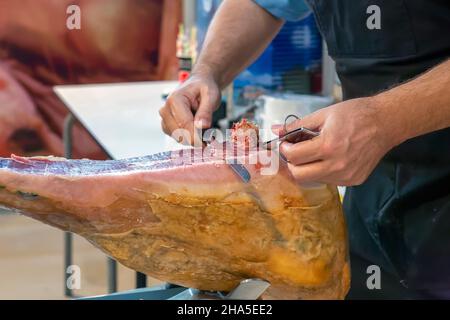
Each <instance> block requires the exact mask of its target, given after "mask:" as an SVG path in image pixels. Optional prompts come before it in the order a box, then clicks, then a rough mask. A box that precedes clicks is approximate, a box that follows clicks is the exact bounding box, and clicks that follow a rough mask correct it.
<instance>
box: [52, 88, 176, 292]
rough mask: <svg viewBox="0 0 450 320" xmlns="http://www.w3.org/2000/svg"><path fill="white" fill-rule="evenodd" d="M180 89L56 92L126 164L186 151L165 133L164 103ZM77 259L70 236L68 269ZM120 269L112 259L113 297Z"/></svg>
mask: <svg viewBox="0 0 450 320" xmlns="http://www.w3.org/2000/svg"><path fill="white" fill-rule="evenodd" d="M177 85H178V83H177V82H174V81H158V82H137V83H118V84H95V85H68V86H56V87H55V88H54V91H55V93H56V94H57V95H58V97H59V98H60V99H61V100H62V101H63V102H64V103H65V105H66V106H67V108H68V109H69V111H70V113H71V114H72V115H73V116H74V117H75V118H76V119H77V120H78V121H79V122H80V123H81V124H82V125H83V126H84V127H85V128H86V129H87V130H88V132H89V133H90V134H91V135H92V136H93V137H94V139H95V140H96V141H97V143H98V144H99V145H100V146H101V147H102V148H103V150H104V151H105V152H106V153H107V154H108V156H109V157H110V158H111V159H124V158H130V157H137V156H144V155H149V154H154V153H158V152H161V151H169V150H174V149H177V148H181V147H182V146H181V145H180V144H178V143H176V142H175V141H174V140H173V139H171V138H170V137H168V136H166V135H165V134H164V133H163V132H162V130H161V118H160V116H159V113H158V110H159V108H161V107H162V106H163V104H164V99H163V95H167V94H168V93H170V92H171V91H172V90H173V89H175V88H176V86H177ZM71 120H72V118H69V122H68V123H69V125H68V126H67V127H68V128H71V125H70V123H72V121H71ZM65 140H67V139H65ZM69 144H70V145H71V144H72V143H71V142H70V143H69ZM72 256H73V253H72V234H70V233H66V234H65V266H66V268H67V266H69V265H71V264H72ZM116 268H117V266H116V262H115V261H114V260H112V259H110V260H109V263H108V291H109V293H113V292H115V291H116V290H117V271H116ZM66 277H67V275H66ZM145 285H146V277H145V275H143V274H140V273H137V276H136V287H137V288H140V287H144V286H145ZM65 292H66V295H67V296H69V297H73V293H72V291H71V290H70V289H67V288H65Z"/></svg>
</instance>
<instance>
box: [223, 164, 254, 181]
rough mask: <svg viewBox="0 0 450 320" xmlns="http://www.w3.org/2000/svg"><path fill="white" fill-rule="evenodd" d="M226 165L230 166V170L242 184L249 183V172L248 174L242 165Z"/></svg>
mask: <svg viewBox="0 0 450 320" xmlns="http://www.w3.org/2000/svg"><path fill="white" fill-rule="evenodd" d="M228 165H229V166H230V168H231V169H233V171H234V173H236V174H237V175H238V176H239V178H241V180H242V181H243V182H244V183H249V182H250V179H251V176H250V172H248V170H247V168H246V167H244V165H242V164H239V163H229V164H228Z"/></svg>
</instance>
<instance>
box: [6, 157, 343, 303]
mask: <svg viewBox="0 0 450 320" xmlns="http://www.w3.org/2000/svg"><path fill="white" fill-rule="evenodd" d="M189 152H194V151H192V150H190V151H189ZM185 159H186V158H183V159H181V160H180V157H179V156H177V153H170V152H166V153H160V154H156V155H152V156H147V157H142V158H134V159H128V160H121V161H112V160H111V161H92V160H66V159H61V158H43V157H40V158H22V157H17V156H13V157H12V158H0V205H1V206H3V207H6V208H10V209H13V210H15V211H17V212H20V213H22V214H25V215H27V216H29V217H31V218H34V219H37V220H39V221H42V222H44V223H47V224H49V225H52V226H54V227H57V228H60V229H62V230H66V231H70V232H74V233H77V234H79V235H81V236H83V237H85V238H86V239H88V240H89V241H90V242H91V243H93V244H94V245H96V246H97V247H99V248H100V249H101V250H103V251H104V252H106V253H107V254H108V255H110V256H111V257H113V258H115V259H116V260H118V261H119V262H121V263H122V264H124V265H125V266H127V267H129V268H132V269H134V270H136V271H139V272H143V273H145V274H147V275H149V276H152V277H154V278H157V279H160V280H162V281H167V282H170V283H175V284H178V285H182V286H186V287H192V288H197V289H201V290H213V291H225V292H226V291H230V290H232V289H233V288H234V287H235V286H236V285H237V284H238V283H239V282H240V281H241V280H243V279H247V278H260V279H264V280H267V281H269V282H270V283H271V286H270V287H269V289H268V290H267V291H266V293H265V295H264V298H271V299H343V298H344V297H345V295H346V293H347V291H348V289H349V283H350V274H349V270H350V269H349V260H348V246H347V233H346V225H345V221H344V217H343V214H342V208H341V204H340V200H339V195H338V192H337V189H336V187H334V186H328V185H317V186H314V187H312V186H311V187H305V186H300V185H298V184H297V183H296V182H295V180H294V179H293V177H292V176H291V174H290V172H289V171H288V170H287V167H286V165H285V163H283V162H280V168H279V171H278V173H277V174H275V175H263V174H261V165H257V164H254V165H249V164H246V165H245V166H246V168H247V169H248V170H249V172H250V174H251V177H252V179H251V182H250V183H248V184H245V183H243V182H242V181H241V180H240V179H239V178H238V177H237V176H236V175H235V173H234V172H233V171H232V170H231V169H230V168H229V166H228V164H227V163H225V160H224V159H223V160H217V159H210V158H208V157H204V158H203V159H202V161H200V162H195V163H187V162H186V160H185Z"/></svg>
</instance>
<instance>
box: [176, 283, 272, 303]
mask: <svg viewBox="0 0 450 320" xmlns="http://www.w3.org/2000/svg"><path fill="white" fill-rule="evenodd" d="M269 287H270V283H269V282H267V281H264V280H261V279H245V280H242V281H241V282H240V283H239V285H238V286H237V287H236V288H234V289H233V290H232V291H230V293H228V294H226V295H225V294H224V293H222V292H213V291H201V290H197V289H187V290H185V291H183V292H181V293H179V294H177V295H176V296H174V297H172V298H170V299H168V300H257V299H258V298H260V297H261V296H262V294H263V293H264V292H265V291H266V290H267V288H269Z"/></svg>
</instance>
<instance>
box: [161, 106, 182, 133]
mask: <svg viewBox="0 0 450 320" xmlns="http://www.w3.org/2000/svg"><path fill="white" fill-rule="evenodd" d="M159 115H160V116H161V118H162V120H161V127H162V129H163V131H164V133H165V134H167V135H169V136H170V135H171V134H172V132H173V131H174V130H176V129H177V128H178V126H177V123H176V122H175V119H174V118H173V116H172V114H171V113H170V110H169V109H168V108H167V107H163V108H161V109H160V110H159Z"/></svg>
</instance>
